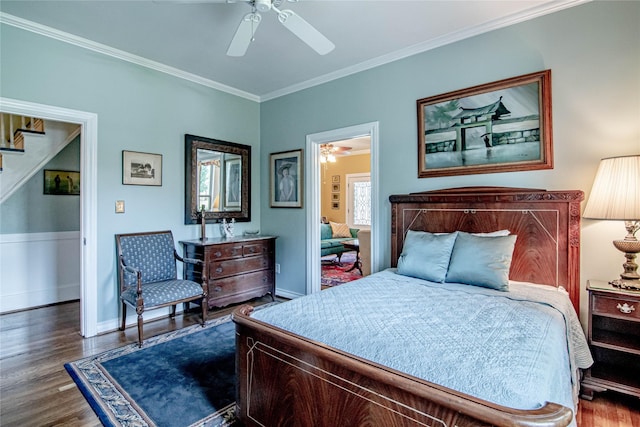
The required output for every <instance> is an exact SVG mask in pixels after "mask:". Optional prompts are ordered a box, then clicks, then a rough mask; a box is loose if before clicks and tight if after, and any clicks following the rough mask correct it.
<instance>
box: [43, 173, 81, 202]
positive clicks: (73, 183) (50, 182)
mask: <svg viewBox="0 0 640 427" xmlns="http://www.w3.org/2000/svg"><path fill="white" fill-rule="evenodd" d="M43 193H44V194H54V195H64V196H79V195H80V172H77V171H65V170H58V169H45V170H44V191H43Z"/></svg>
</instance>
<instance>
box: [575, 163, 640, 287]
mask: <svg viewBox="0 0 640 427" xmlns="http://www.w3.org/2000/svg"><path fill="white" fill-rule="evenodd" d="M583 217H584V218H590V219H606V220H616V221H624V224H625V228H626V229H627V235H626V237H625V238H624V239H622V240H614V241H613V245H614V246H615V247H616V248H617V249H618V250H619V251H621V252H624V254H625V258H626V261H625V263H624V264H623V267H624V272H623V273H622V274H620V278H619V279H615V280H613V281H611V282H610V283H611V284H612V285H613V286H615V287H618V288H621V289H633V290H640V275H639V274H638V264H637V263H636V262H635V258H636V256H637V254H638V253H639V252H640V241H638V239H637V238H636V236H635V234H636V232H637V231H638V229H640V154H638V155H631V156H621V157H609V158H606V159H602V160H601V161H600V165H599V166H598V171H597V172H596V178H595V180H594V182H593V187H592V188H591V194H589V200H588V201H587V206H586V208H585V210H584V214H583Z"/></svg>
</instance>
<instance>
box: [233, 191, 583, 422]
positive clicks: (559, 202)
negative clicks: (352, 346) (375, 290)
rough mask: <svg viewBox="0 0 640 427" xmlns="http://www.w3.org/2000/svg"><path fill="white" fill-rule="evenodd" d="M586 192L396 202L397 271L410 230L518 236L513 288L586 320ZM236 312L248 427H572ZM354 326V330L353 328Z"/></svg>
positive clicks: (423, 196)
mask: <svg viewBox="0 0 640 427" xmlns="http://www.w3.org/2000/svg"><path fill="white" fill-rule="evenodd" d="M583 198H584V195H583V193H582V191H545V190H531V189H513V188H504V187H468V188H460V189H449V190H440V191H432V192H425V193H415V194H408V195H396V196H391V197H390V198H389V199H390V201H391V215H392V216H391V265H392V266H394V267H395V266H396V262H397V259H398V256H399V255H400V253H401V252H402V246H403V243H404V236H405V233H406V231H407V230H409V229H411V230H422V231H430V232H451V231H455V230H462V231H468V232H490V231H496V230H501V229H509V230H510V231H511V233H512V234H516V235H517V236H518V237H517V240H516V247H515V250H514V254H513V260H512V264H511V270H510V278H511V279H512V280H518V281H526V282H534V283H540V284H545V285H549V286H563V287H564V288H565V289H567V291H568V292H569V295H570V298H571V300H572V302H573V305H574V307H575V309H576V311H578V308H579V297H580V275H579V250H580V202H581V201H582V200H583ZM251 311H252V307H250V306H243V307H240V308H239V309H237V310H236V311H235V312H234V316H233V317H234V321H235V322H236V345H237V350H236V371H237V378H238V388H237V396H236V397H237V400H236V401H237V415H238V417H239V418H240V420H241V421H242V422H243V423H244V425H245V426H314V427H324V426H326V427H334V426H336V425H342V426H367V425H368V426H385V427H393V426H408V425H412V426H413V425H420V426H459V427H463V426H472V425H473V426H485V425H495V426H542V425H544V426H566V425H568V424H569V423H570V422H571V420H572V411H571V410H570V409H569V408H565V407H563V406H560V405H557V404H555V403H548V404H546V405H545V406H543V407H542V408H540V409H536V410H529V411H524V410H517V409H511V408H507V407H504V406H499V405H495V404H492V403H490V402H487V401H484V400H481V399H478V398H475V397H473V396H470V395H467V394H464V393H460V392H457V391H455V390H451V389H448V388H446V387H442V386H439V385H437V384H433V383H430V382H427V381H424V380H421V379H418V378H415V377H413V376H410V375H407V374H404V373H402V372H398V371H396V370H393V369H390V368H388V367H385V366H382V365H379V364H376V363H372V362H370V361H368V360H364V359H361V358H359V357H355V356H353V355H351V354H348V353H345V352H342V351H339V350H336V349H334V348H331V347H329V346H327V345H324V344H322V343H318V342H315V341H312V340H309V339H306V338H304V337H302V336H299V335H296V334H293V333H290V332H287V331H284V330H282V329H279V328H276V327H273V326H271V325H269V324H266V323H264V322H261V321H258V320H255V319H253V318H251V316H250V314H251ZM345 327H348V325H345Z"/></svg>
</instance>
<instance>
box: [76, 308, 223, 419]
mask: <svg viewBox="0 0 640 427" xmlns="http://www.w3.org/2000/svg"><path fill="white" fill-rule="evenodd" d="M65 368H66V369H67V372H69V375H71V377H72V378H73V380H74V381H75V382H76V384H77V385H78V388H79V389H80V391H82V394H83V395H84V397H85V398H86V399H87V401H88V402H89V404H90V405H91V407H92V408H93V410H94V411H95V412H96V414H97V415H98V417H99V418H100V421H101V422H102V424H104V425H105V426H136V427H137V426H159V427H163V426H167V427H182V426H184V427H187V426H189V427H195V426H207V427H213V426H216V427H218V426H220V427H221V426H232V425H234V422H235V325H234V323H233V322H232V321H231V316H230V315H228V316H224V317H222V318H219V319H214V320H211V321H209V322H207V324H206V326H205V327H204V328H203V327H202V326H200V325H193V326H189V327H187V328H184V329H180V330H178V331H174V332H169V333H167V334H163V335H159V336H156V337H150V338H147V339H145V341H144V345H143V347H142V348H141V349H140V348H138V345H137V344H129V345H127V346H124V347H120V348H117V349H114V350H109V351H106V352H104V353H101V354H98V355H96V356H91V357H87V358H85V359H82V360H78V361H76V362H71V363H67V364H65Z"/></svg>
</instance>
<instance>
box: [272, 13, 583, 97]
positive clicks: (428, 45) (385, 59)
mask: <svg viewBox="0 0 640 427" xmlns="http://www.w3.org/2000/svg"><path fill="white" fill-rule="evenodd" d="M591 1H592V0H557V1H551V2H548V3H545V4H543V5H539V6H536V7H533V8H530V9H527V10H524V11H520V12H517V13H514V14H512V15H509V16H506V17H503V18H500V19H495V20H493V21H489V22H485V23H483V24H480V25H476V26H473V27H469V28H465V29H464V30H460V31H455V32H452V33H449V34H446V35H444V36H441V37H437V38H435V39H431V40H428V41H425V42H422V43H418V44H415V45H413V46H409V47H406V48H404V49H400V50H397V51H394V52H391V53H389V54H387V55H382V56H379V57H377V58H373V59H371V60H368V61H364V62H361V63H359V64H356V65H353V66H351V67H346V68H343V69H341V70H337V71H334V72H331V73H328V74H325V75H323V76H320V77H317V78H314V79H310V80H306V81H304V82H301V83H297V84H295V85H291V86H288V87H286V88H283V89H280V90H277V91H273V92H270V93H267V94H265V95H262V96H261V97H260V101H261V102H264V101H269V100H272V99H275V98H279V97H281V96H285V95H289V94H292V93H294V92H299V91H301V90H304V89H309V88H311V87H314V86H318V85H321V84H323V83H328V82H330V81H332V80H337V79H339V78H342V77H346V76H349V75H352V74H356V73H359V72H362V71H366V70H370V69H372V68H376V67H379V66H381V65H385V64H388V63H391V62H394V61H398V60H400V59H404V58H407V57H409V56H413V55H416V54H419V53H422V52H426V51H429V50H432V49H436V48H438V47H442V46H445V45H448V44H451V43H455V42H457V41H460V40H464V39H467V38H471V37H474V36H478V35H480V34H483V33H487V32H489V31H493V30H497V29H500V28H504V27H508V26H510V25H514V24H518V23H520V22H524V21H528V20H530V19H534V18H538V17H540V16H544V15H548V14H550V13H554V12H558V11H560V10H563V9H568V8H571V7H574V6H578V5H580V4H583V3H589V2H591Z"/></svg>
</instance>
